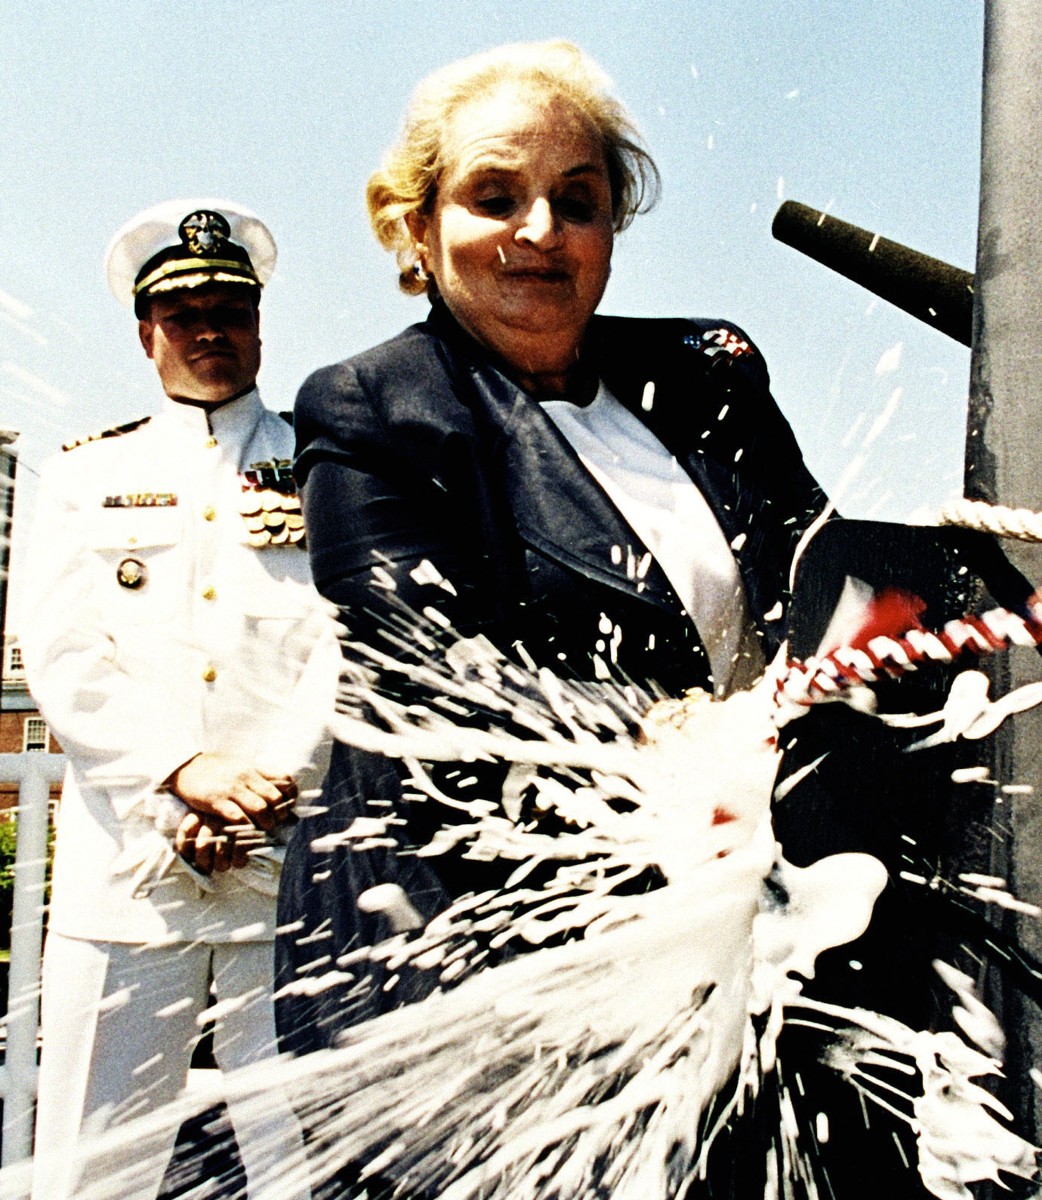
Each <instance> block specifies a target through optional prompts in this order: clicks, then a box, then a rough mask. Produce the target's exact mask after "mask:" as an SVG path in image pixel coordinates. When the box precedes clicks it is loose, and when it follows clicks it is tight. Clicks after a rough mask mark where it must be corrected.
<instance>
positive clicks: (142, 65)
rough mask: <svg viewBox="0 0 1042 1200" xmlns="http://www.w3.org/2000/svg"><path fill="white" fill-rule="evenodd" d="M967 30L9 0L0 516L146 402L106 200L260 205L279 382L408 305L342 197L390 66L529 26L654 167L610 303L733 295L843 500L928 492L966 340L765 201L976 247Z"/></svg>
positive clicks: (608, 9) (968, 24)
mask: <svg viewBox="0 0 1042 1200" xmlns="http://www.w3.org/2000/svg"><path fill="white" fill-rule="evenodd" d="M982 29H983V4H982V2H981V0H904V2H897V0H877V2H875V3H868V2H865V0H733V2H732V3H730V4H726V5H725V4H720V3H708V2H702V0H672V2H667V0H638V2H634V3H629V2H621V0H599V2H598V3H584V4H566V3H549V2H540V0H510V3H503V2H499V0H440V2H438V0H429V2H428V3H425V4H424V3H418V2H416V0H384V2H382V3H371V2H370V0H341V2H339V3H334V2H332V0H326V2H319V0H292V2H291V0H179V3H177V4H169V3H166V2H158V0H93V2H86V0H84V2H82V3H77V4H76V5H68V4H64V3H61V2H59V0H37V2H35V3H33V2H30V0H4V3H3V5H2V7H0V111H3V113H4V125H3V136H2V137H0V180H2V186H0V425H2V426H7V427H14V428H17V429H20V430H21V431H22V437H21V439H20V442H19V446H20V468H19V471H20V490H19V495H18V503H17V512H16V524H17V525H19V526H21V527H22V528H23V529H24V525H25V522H26V519H27V518H28V516H29V513H30V510H31V506H32V500H33V486H32V482H33V472H34V471H36V470H38V469H39V465H40V463H41V461H42V460H43V459H44V458H45V457H46V456H47V455H48V454H50V453H51V452H53V451H54V450H56V449H57V447H58V445H59V444H60V442H61V441H63V440H65V439H66V438H68V437H70V436H74V435H76V436H78V435H82V434H85V433H89V432H92V431H94V430H96V429H100V428H102V427H104V426H106V425H108V424H112V423H115V422H118V421H123V420H127V419H130V418H132V417H136V416H140V415H143V414H145V413H147V412H150V411H152V410H153V409H154V408H155V405H156V403H157V400H158V390H157V387H158V385H157V383H156V380H155V377H154V372H153V369H152V366H151V364H150V363H148V361H147V360H146V359H145V358H144V355H143V353H142V352H141V350H140V348H139V347H138V344H137V339H136V334H135V329H134V323H133V320H132V318H131V317H130V315H129V314H128V313H127V312H126V311H125V310H123V309H122V308H120V306H119V305H118V304H117V303H116V301H115V300H114V299H113V298H112V296H111V295H110V294H109V293H108V290H107V288H106V286H105V283H104V279H103V277H102V269H101V259H102V255H103V252H104V249H105V246H106V244H107V242H108V240H109V238H110V236H111V235H112V233H113V232H114V231H115V229H116V228H117V227H118V226H120V225H121V224H122V223H123V222H124V221H125V220H126V219H127V218H129V217H130V216H132V215H133V214H134V213H135V212H137V211H138V210H139V209H141V208H144V207H145V206H146V205H149V204H153V203H155V202H157V201H159V200H164V199H168V198H170V197H173V196H179V195H180V196H190V195H207V194H209V195H217V196H227V197H229V198H233V199H236V200H238V201H240V202H241V203H243V204H246V205H247V206H249V207H251V208H253V209H255V210H256V211H257V212H258V213H260V214H261V215H262V216H263V217H264V218H265V220H266V221H267V222H268V223H269V224H270V226H271V228H272V231H273V232H274V235H275V238H276V240H277V242H278V244H279V251H280V256H279V264H278V267H277V269H276V273H275V277H274V279H273V280H272V282H271V284H270V285H269V287H268V289H267V290H266V294H265V300H264V304H263V310H262V332H263V335H264V356H265V357H264V366H263V369H262V373H261V387H262V394H263V396H264V398H265V401H266V402H267V403H268V405H269V406H270V407H273V408H286V407H289V406H290V404H291V403H292V399H293V395H294V394H295V392H296V389H297V387H298V386H299V384H300V382H301V381H302V380H303V378H304V377H305V376H306V375H307V374H308V373H309V371H311V370H312V369H314V368H315V367H317V366H319V365H322V364H324V363H328V362H331V361H335V360H336V359H339V358H342V357H344V356H346V355H347V354H350V353H353V352H355V351H358V350H361V349H363V348H364V347H366V346H368V345H371V344H373V343H374V342H376V341H379V340H382V339H383V338H385V337H389V336H391V335H392V334H394V333H395V332H397V330H399V329H400V328H402V327H403V326H404V325H406V324H408V323H410V322H411V321H414V320H419V319H421V318H422V316H423V311H424V307H425V306H424V302H423V301H422V300H418V299H412V300H410V299H406V298H405V297H402V296H400V295H399V294H398V292H397V289H396V286H395V275H394V270H393V265H392V262H391V260H390V257H389V256H387V255H385V254H384V252H382V251H381V250H380V249H379V247H378V246H377V245H376V243H375V240H374V239H373V237H372V235H371V234H370V232H369V229H368V223H367V220H366V216H365V211H364V203H363V189H364V185H365V180H366V178H367V176H368V174H369V172H370V171H371V170H372V169H373V168H374V167H375V166H376V165H378V163H379V160H380V158H381V155H382V153H383V151H384V149H385V148H386V146H387V145H388V144H389V143H390V142H391V141H392V140H393V138H394V136H395V133H396V131H397V128H398V126H399V123H400V120H401V115H402V112H403V109H404V105H405V101H406V99H407V97H408V94H409V92H410V91H411V89H412V87H413V85H414V84H415V83H416V82H417V80H418V79H420V78H421V77H422V76H423V75H424V74H426V73H427V72H428V71H429V70H431V69H433V68H434V67H436V66H440V65H441V64H443V63H445V62H448V61H450V60H452V59H453V58H457V57H460V56H462V55H464V54H467V53H470V52H473V51H477V50H480V49H483V48H485V47H487V46H490V45H494V44H496V43H499V42H504V41H514V40H518V39H536V38H545V37H567V38H570V39H572V40H574V41H576V42H578V43H579V44H580V45H581V46H583V48H584V49H586V50H587V51H588V52H589V53H590V54H592V55H593V57H594V58H596V59H597V60H598V61H599V62H600V63H601V65H602V66H603V67H604V68H605V69H606V70H607V71H608V73H609V74H610V75H611V76H612V77H613V79H614V80H615V83H616V86H617V90H618V93H619V94H620V96H621V97H622V99H623V100H624V101H625V102H626V103H627V105H628V106H629V107H630V109H631V111H632V112H633V114H634V116H635V118H636V120H637V123H638V125H639V126H640V128H641V129H642V130H643V132H644V135H645V138H646V141H647V143H648V145H649V148H650V149H651V151H652V153H653V155H654V156H655V158H656V160H657V162H658V164H659V167H660V169H661V171H662V178H663V197H662V201H661V203H660V204H659V206H658V207H657V209H655V210H654V211H653V212H652V213H650V214H648V215H646V216H643V217H639V218H638V219H637V221H636V223H635V224H634V225H633V227H632V228H631V229H630V230H629V231H627V232H626V233H625V234H623V235H622V237H621V238H620V239H619V242H618V244H617V247H616V255H615V260H614V269H613V274H612V279H611V282H610V284H609V288H608V292H607V295H606V296H605V299H604V302H603V303H602V306H601V309H602V311H604V312H614V313H625V314H631V315H667V314H669V315H705V316H719V317H723V318H727V319H729V320H731V321H734V322H737V323H738V324H740V325H741V326H743V327H744V328H745V329H746V330H747V331H748V332H749V333H750V334H751V335H752V336H753V338H754V339H755V340H756V341H757V342H758V343H759V345H760V347H761V348H762V349H763V351H764V353H765V355H766V357H767V360H768V363H769V365H770V368H771V373H772V378H773V381H774V390H775V394H776V396H777V397H778V400H779V402H780V403H781V405H782V407H783V409H784V411H785V412H786V414H787V415H788V417H789V419H790V421H791V422H792V424H793V426H794V428H795V429H796V432H797V435H798V437H799V439H800V441H801V443H802V445H803V447H804V451H805V454H806V456H807V458H808V460H809V461H810V463H811V466H812V468H813V469H814V471H815V472H816V474H817V475H818V477H819V478H820V479H821V481H822V482H823V483H824V484H825V486H826V487H827V488H828V489H829V490H830V491H831V492H833V493H838V494H839V495H838V498H839V502H840V506H841V508H842V510H843V511H844V512H846V513H847V514H848V515H853V516H874V517H879V518H883V519H891V520H903V519H907V518H909V517H914V516H919V515H923V514H927V513H929V512H931V511H933V510H935V509H936V507H937V506H938V505H939V504H940V502H941V501H942V500H943V499H944V498H946V497H947V496H949V495H954V494H958V493H959V492H960V491H961V478H962V447H963V437H964V426H965V400H966V393H967V387H968V379H969V352H968V351H967V350H966V349H965V348H963V347H961V346H958V345H956V344H955V343H954V342H952V341H950V340H949V339H948V338H946V337H945V336H944V335H942V334H940V333H937V332H935V331H933V330H931V329H928V328H926V327H925V326H923V325H920V324H919V323H917V322H916V321H914V320H913V319H912V318H910V317H907V316H905V315H904V314H902V313H899V312H897V311H896V310H893V309H891V308H889V307H888V306H887V305H885V304H883V303H882V302H875V301H873V299H872V298H871V297H870V296H869V295H868V293H866V292H863V291H862V290H861V289H859V288H857V287H855V286H854V285H853V284H850V283H848V282H846V281H845V280H843V279H841V278H840V277H838V276H835V275H833V274H832V273H831V272H829V271H827V270H826V269H825V268H823V267H820V266H818V265H817V264H816V263H813V262H812V261H811V260H809V259H807V258H804V257H803V256H801V255H799V254H797V253H796V252H795V251H793V250H790V249H789V248H787V247H785V246H782V245H781V244H779V243H777V242H775V241H774V240H773V239H772V238H771V236H770V223H771V219H772V217H773V215H774V212H775V211H776V209H777V207H778V205H779V203H780V201H781V200H782V199H796V200H801V201H803V202H805V203H807V204H810V205H812V206H814V207H816V208H828V209H829V210H830V211H831V212H832V213H834V214H835V215H836V216H839V217H843V218H845V219H847V220H850V221H853V222H855V223H856V224H859V225H863V226H866V227H868V228H871V229H873V230H874V231H877V232H879V233H881V234H883V235H884V236H886V237H889V238H892V239H894V240H897V241H901V242H905V243H906V244H908V245H911V246H913V247H915V248H916V249H919V250H923V251H925V252H927V253H929V254H932V255H935V256H936V257H938V258H942V259H945V260H946V261H948V262H951V263H953V264H955V265H957V266H960V267H963V268H965V269H968V270H972V268H973V261H974V252H975V241H976V222H977V192H978V174H979V143H980V76H981V54H982ZM16 538H17V532H16ZM16 563H17V560H16ZM15 574H16V572H15ZM15 586H17V578H15Z"/></svg>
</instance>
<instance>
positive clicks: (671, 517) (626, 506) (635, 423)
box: [542, 383, 764, 695]
mask: <svg viewBox="0 0 1042 1200" xmlns="http://www.w3.org/2000/svg"><path fill="white" fill-rule="evenodd" d="M542 407H543V409H544V411H545V412H546V414H547V416H548V417H549V418H550V419H551V420H552V421H553V422H554V424H555V425H556V426H557V428H558V429H559V430H560V432H561V434H562V436H563V437H564V438H565V439H566V440H567V441H568V442H569V444H570V445H571V446H572V448H573V449H574V450H575V453H576V454H577V455H578V456H579V459H580V461H581V462H582V464H583V466H584V467H585V468H586V469H587V470H588V471H589V472H590V474H591V475H592V476H593V478H594V479H595V480H596V481H597V483H598V484H599V485H600V486H601V487H602V488H603V489H604V491H605V492H606V493H607V495H608V497H609V498H610V499H611V501H612V503H613V504H614V505H615V507H616V508H617V509H618V510H619V512H620V513H622V515H623V517H624V518H625V519H626V522H627V523H628V524H629V525H630V527H631V528H632V529H633V531H634V533H636V534H637V536H638V537H639V538H640V539H641V541H642V542H643V543H644V544H645V545H646V546H647V548H648V549H649V550H650V551H651V553H652V554H653V555H654V557H655V560H656V561H657V562H658V564H659V565H660V566H661V567H662V570H663V571H664V572H665V575H666V578H667V579H668V580H669V582H670V584H671V585H672V587H673V590H674V591H675V592H676V594H677V596H678V597H679V599H680V602H681V603H682V604H683V606H684V608H685V610H686V611H687V614H688V616H689V617H690V618H691V620H692V621H693V622H694V625H695V628H696V629H697V630H698V634H699V637H700V638H701V639H702V643H703V645H704V646H705V648H706V653H707V654H708V655H709V664H710V668H711V670H712V679H713V685H714V689H715V691H716V693H717V695H726V694H728V693H730V692H733V691H736V690H738V689H739V688H743V687H748V686H749V685H750V684H751V683H752V682H753V681H754V680H755V679H756V678H757V677H758V676H759V675H760V674H761V673H762V671H763V668H764V660H763V654H762V652H761V650H760V646H759V641H758V639H757V637H756V633H755V629H754V627H753V624H752V621H751V620H750V618H749V609H748V605H747V603H746V598H745V588H744V587H743V585H742V580H741V576H740V575H739V572H738V564H737V563H736V562H735V557H734V554H733V553H732V552H731V547H730V546H729V545H728V544H727V540H726V538H725V537H724V533H723V530H722V529H721V528H720V526H719V524H718V523H717V520H716V517H715V516H714V515H713V511H712V509H711V508H710V507H709V504H708V503H707V501H706V499H705V497H704V496H703V495H702V493H701V492H700V491H699V489H698V487H697V486H696V485H695V483H694V481H693V480H692V479H691V477H690V476H689V475H688V474H687V472H686V471H685V470H684V468H683V467H682V466H681V465H680V463H678V462H677V460H676V459H675V458H674V457H673V455H672V454H670V452H669V451H668V450H667V449H666V447H665V446H663V445H662V443H661V442H660V441H659V440H658V438H657V437H655V435H654V434H653V433H652V432H651V430H650V429H648V427H647V426H646V425H644V424H643V422H641V421H639V420H638V419H637V418H636V417H635V416H634V415H633V414H632V413H631V412H630V411H629V410H628V409H627V408H625V407H624V406H623V405H622V404H621V403H620V402H619V400H617V399H616V397H615V396H613V395H612V393H611V392H609V391H608V389H607V388H606V387H605V386H604V384H603V383H602V384H601V385H600V387H599V389H598V391H597V395H596V397H595V398H594V400H593V402H592V403H590V404H588V405H586V406H585V407H579V406H577V405H575V404H572V403H570V402H569V401H567V400H550V401H545V402H544V403H543V405H542Z"/></svg>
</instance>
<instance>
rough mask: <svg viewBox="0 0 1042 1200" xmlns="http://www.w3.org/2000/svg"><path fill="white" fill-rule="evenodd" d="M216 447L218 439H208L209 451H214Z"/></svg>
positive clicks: (207, 446)
mask: <svg viewBox="0 0 1042 1200" xmlns="http://www.w3.org/2000/svg"><path fill="white" fill-rule="evenodd" d="M216 445H217V439H216V438H215V437H208V438H207V439H206V448H207V450H212V449H213V448H214V446H216Z"/></svg>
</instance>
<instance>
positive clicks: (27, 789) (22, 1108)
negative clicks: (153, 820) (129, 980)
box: [0, 751, 65, 1166]
mask: <svg viewBox="0 0 1042 1200" xmlns="http://www.w3.org/2000/svg"><path fill="white" fill-rule="evenodd" d="M64 772H65V756H64V755H63V754H46V753H44V752H42V751H41V752H30V753H26V754H0V779H3V780H4V782H9V783H16V784H17V785H18V807H17V809H16V810H15V811H16V813H17V816H18V842H17V850H16V854H15V867H14V906H13V912H12V917H11V964H10V974H9V976H8V992H7V1016H6V1018H5V1020H4V1024H5V1025H6V1027H7V1052H6V1055H5V1060H4V1065H3V1066H2V1067H0V1098H2V1099H3V1104H4V1126H3V1156H2V1165H4V1166H7V1165H8V1164H9V1163H14V1162H19V1161H21V1160H22V1159H26V1158H28V1157H29V1156H30V1154H31V1153H32V1144H33V1109H34V1105H35V1100H36V1036H37V1031H38V1029H39V1024H40V949H41V945H42V941H43V894H44V872H45V868H46V864H47V812H48V800H49V797H50V789H51V786H52V785H53V784H57V783H60V782H61V780H62V777H63V775H64Z"/></svg>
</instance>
